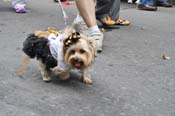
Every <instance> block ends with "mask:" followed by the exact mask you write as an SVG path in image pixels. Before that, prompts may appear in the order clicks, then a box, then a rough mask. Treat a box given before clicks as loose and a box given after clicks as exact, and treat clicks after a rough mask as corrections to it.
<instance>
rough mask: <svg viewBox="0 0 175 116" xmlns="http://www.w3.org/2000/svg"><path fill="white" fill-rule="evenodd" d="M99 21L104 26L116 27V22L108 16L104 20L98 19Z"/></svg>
mask: <svg viewBox="0 0 175 116" xmlns="http://www.w3.org/2000/svg"><path fill="white" fill-rule="evenodd" d="M97 20H98V21H100V23H101V24H102V25H104V26H112V25H115V21H114V20H112V19H111V18H110V17H109V16H106V17H105V18H103V19H97Z"/></svg>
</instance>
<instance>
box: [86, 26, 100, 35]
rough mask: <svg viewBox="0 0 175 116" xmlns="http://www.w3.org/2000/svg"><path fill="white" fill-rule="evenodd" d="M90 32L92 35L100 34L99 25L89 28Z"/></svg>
mask: <svg viewBox="0 0 175 116" xmlns="http://www.w3.org/2000/svg"><path fill="white" fill-rule="evenodd" d="M88 30H89V33H90V34H92V33H95V32H97V33H98V32H100V29H99V28H98V26H97V25H95V26H93V27H89V28H88Z"/></svg>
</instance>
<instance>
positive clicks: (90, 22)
mask: <svg viewBox="0 0 175 116" xmlns="http://www.w3.org/2000/svg"><path fill="white" fill-rule="evenodd" d="M76 4H77V8H78V10H79V13H80V15H81V16H82V17H83V19H84V21H85V22H86V24H87V26H88V27H93V26H95V25H97V23H96V17H95V3H94V0H76Z"/></svg>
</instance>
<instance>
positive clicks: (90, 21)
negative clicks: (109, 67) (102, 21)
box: [73, 0, 103, 52]
mask: <svg viewBox="0 0 175 116" xmlns="http://www.w3.org/2000/svg"><path fill="white" fill-rule="evenodd" d="M76 5H77V8H78V11H79V14H80V16H82V18H83V20H84V22H85V23H86V25H87V27H88V31H89V35H90V36H91V37H92V38H93V39H95V40H96V49H97V52H101V51H102V45H103V33H101V32H100V30H99V28H98V26H97V22H96V16H95V2H94V0H76ZM76 23H77V22H76ZM73 25H75V23H74V24H73Z"/></svg>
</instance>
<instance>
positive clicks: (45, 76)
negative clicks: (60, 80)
mask: <svg viewBox="0 0 175 116" xmlns="http://www.w3.org/2000/svg"><path fill="white" fill-rule="evenodd" d="M39 64H40V72H41V76H42V78H43V81H45V82H49V81H50V80H51V78H50V77H49V74H48V71H47V70H46V65H45V64H43V63H42V62H41V61H39Z"/></svg>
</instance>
